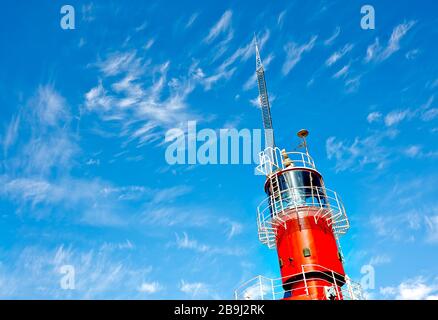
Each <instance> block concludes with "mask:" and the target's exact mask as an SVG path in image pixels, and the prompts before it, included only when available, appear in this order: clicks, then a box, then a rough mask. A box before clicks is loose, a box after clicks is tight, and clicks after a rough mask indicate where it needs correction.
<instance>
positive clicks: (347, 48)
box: [325, 43, 354, 66]
mask: <svg viewBox="0 0 438 320" xmlns="http://www.w3.org/2000/svg"><path fill="white" fill-rule="evenodd" d="M353 47H354V45H353V44H351V43H347V44H346V45H345V46H344V47H343V48H341V49H339V50H338V51H336V52H334V53H333V54H332V55H331V56H330V57H329V58H328V59H327V60H326V62H325V64H326V65H327V66H331V65H333V64H335V63H336V62H337V61H338V60H340V59H341V58H342V57H343V56H345V55H346V54H347V53H348V52H350V51H351V50H352V49H353Z"/></svg>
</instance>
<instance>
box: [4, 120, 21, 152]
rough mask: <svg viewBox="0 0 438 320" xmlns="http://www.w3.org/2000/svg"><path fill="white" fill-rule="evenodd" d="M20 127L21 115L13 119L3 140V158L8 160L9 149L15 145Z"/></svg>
mask: <svg viewBox="0 0 438 320" xmlns="http://www.w3.org/2000/svg"><path fill="white" fill-rule="evenodd" d="M19 126H20V115H17V116H14V117H12V119H11V121H10V122H9V125H8V127H7V128H6V132H5V134H4V137H3V138H2V139H1V144H2V146H3V156H4V157H5V158H6V156H7V153H8V149H9V148H10V147H11V146H12V145H13V144H14V143H15V141H16V139H17V135H18V128H19Z"/></svg>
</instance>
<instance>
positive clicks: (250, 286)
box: [234, 264, 364, 300]
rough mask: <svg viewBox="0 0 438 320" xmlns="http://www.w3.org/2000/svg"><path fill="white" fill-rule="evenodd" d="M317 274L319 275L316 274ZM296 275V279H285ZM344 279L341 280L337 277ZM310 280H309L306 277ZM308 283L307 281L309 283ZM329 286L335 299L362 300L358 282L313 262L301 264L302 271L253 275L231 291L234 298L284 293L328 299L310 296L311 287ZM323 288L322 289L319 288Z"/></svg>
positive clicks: (268, 297)
mask: <svg viewBox="0 0 438 320" xmlns="http://www.w3.org/2000/svg"><path fill="white" fill-rule="evenodd" d="M309 271H313V272H315V271H316V273H313V274H312V276H311V278H307V281H306V273H308V272H309ZM318 274H319V276H318ZM288 279H298V280H288ZM340 279H344V281H342V280H340ZM309 280H312V281H309ZM314 280H319V281H322V282H324V284H319V285H315V284H314ZM284 282H286V283H287V285H288V286H289V287H291V288H292V289H290V290H284V288H283V283H284ZM309 283H310V284H309ZM318 288H319V289H324V288H330V289H332V291H333V293H334V298H335V299H336V300H341V299H342V300H363V299H364V297H363V294H362V288H361V286H360V284H359V283H356V282H354V281H351V280H350V279H349V278H348V276H345V277H344V276H342V275H341V274H339V273H336V272H334V271H333V270H330V269H328V268H325V267H323V266H320V265H316V264H306V265H302V272H300V273H297V274H294V275H291V276H287V277H282V278H276V279H271V278H267V277H264V276H257V277H254V278H252V279H251V280H248V281H246V282H245V283H243V284H242V285H241V286H240V287H239V288H238V289H236V290H235V291H234V298H235V299H236V300H279V299H283V298H284V297H285V296H290V297H293V298H302V297H306V296H307V297H308V298H310V299H321V298H322V299H329V298H328V297H326V296H323V297H321V296H318V297H316V296H312V295H311V292H312V291H314V290H311V289H318ZM321 291H322V292H324V290H321Z"/></svg>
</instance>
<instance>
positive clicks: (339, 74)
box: [332, 64, 350, 79]
mask: <svg viewBox="0 0 438 320" xmlns="http://www.w3.org/2000/svg"><path fill="white" fill-rule="evenodd" d="M349 69H350V65H349V64H347V65H345V66H343V67H342V68H341V69H339V70H338V71H337V72H336V73H335V74H333V76H332V77H333V78H334V79H339V78H341V77H343V78H345V77H346V76H347V75H348V70H349Z"/></svg>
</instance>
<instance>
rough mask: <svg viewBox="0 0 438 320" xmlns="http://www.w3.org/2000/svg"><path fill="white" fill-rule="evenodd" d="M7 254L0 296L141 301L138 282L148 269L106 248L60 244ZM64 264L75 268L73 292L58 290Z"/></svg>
mask: <svg viewBox="0 0 438 320" xmlns="http://www.w3.org/2000/svg"><path fill="white" fill-rule="evenodd" d="M9 254H10V255H11V256H10V258H11V261H12V263H11V265H9V266H8V268H7V269H6V268H4V267H3V268H1V270H0V281H1V279H2V278H4V279H6V280H5V283H4V284H5V285H7V286H6V287H4V286H0V295H2V297H7V298H12V299H14V298H18V297H21V298H22V299H23V298H24V299H26V298H28V299H35V298H45V299H99V298H108V297H112V298H114V299H117V298H119V299H123V298H127V297H131V298H132V297H134V298H135V297H137V296H138V297H139V298H140V297H141V292H139V291H138V283H142V279H143V278H144V277H146V276H148V274H149V272H150V270H151V268H150V267H144V266H143V267H142V268H137V267H136V266H134V265H133V264H132V262H130V261H128V259H126V258H125V259H120V258H117V257H114V253H113V252H112V251H111V250H107V249H105V248H101V249H99V250H93V249H92V250H81V249H77V248H74V247H73V246H64V245H62V244H61V245H58V246H56V247H55V248H44V247H41V246H27V247H24V248H23V249H21V250H20V251H19V252H18V254H15V253H9ZM65 265H68V266H72V267H73V268H74V287H75V289H74V290H63V289H62V287H61V280H62V278H63V277H64V276H65V274H63V273H62V272H61V270H62V269H61V267H62V266H65ZM23 278H25V279H27V281H23ZM136 293H138V294H137V295H136Z"/></svg>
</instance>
